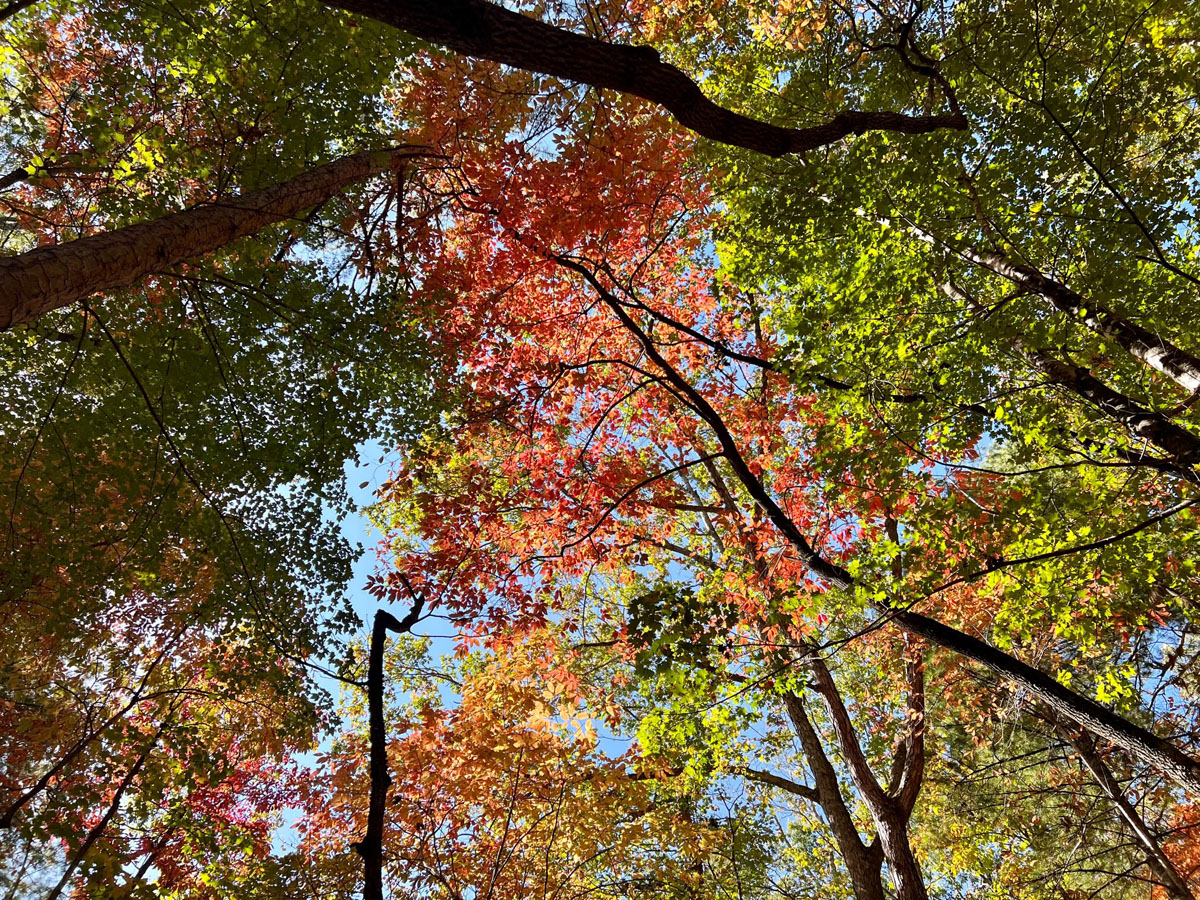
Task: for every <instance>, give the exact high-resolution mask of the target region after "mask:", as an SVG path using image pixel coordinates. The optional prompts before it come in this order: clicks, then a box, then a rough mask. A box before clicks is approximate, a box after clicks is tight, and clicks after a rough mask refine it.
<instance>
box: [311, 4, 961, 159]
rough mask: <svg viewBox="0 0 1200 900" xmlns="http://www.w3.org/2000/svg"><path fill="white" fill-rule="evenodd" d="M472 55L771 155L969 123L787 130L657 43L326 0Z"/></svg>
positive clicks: (876, 120)
mask: <svg viewBox="0 0 1200 900" xmlns="http://www.w3.org/2000/svg"><path fill="white" fill-rule="evenodd" d="M325 2H326V3H327V4H328V5H329V6H335V7H339V8H341V9H344V10H347V11H348V12H352V13H356V14H358V15H363V16H368V17H370V18H372V19H376V20H378V21H380V22H384V23H386V24H388V25H392V26H394V27H396V28H399V29H400V30H402V31H406V32H408V33H409V34H411V35H414V36H416V37H419V38H421V39H422V40H425V41H429V42H430V43H432V44H438V45H440V46H442V47H446V48H447V49H450V50H453V51H454V52H456V53H461V54H462V55H464V56H472V57H476V58H479V59H489V60H492V61H494V62H499V63H504V64H505V65H508V66H512V67H514V68H517V69H525V70H527V71H530V72H539V73H541V74H543V75H552V76H554V77H556V78H563V79H566V80H568V81H575V82H579V83H581V84H588V85H591V86H593V87H598V88H611V89H612V90H616V91H621V92H622V93H625V94H632V95H633V96H635V97H641V98H642V99H644V100H649V101H650V102H652V103H657V104H658V105H659V106H662V107H663V108H664V109H666V110H667V111H668V112H669V113H671V115H673V116H674V117H675V118H676V119H677V120H678V121H679V123H680V124H681V125H683V126H684V127H686V128H689V129H691V130H692V131H694V132H696V133H697V134H699V135H701V136H703V137H706V138H711V139H712V140H714V141H720V142H721V143H724V144H731V145H733V146H736V147H743V148H745V149H747V150H753V151H755V152H757V153H764V154H766V155H768V156H783V155H784V154H788V153H803V152H804V151H806V150H812V149H813V148H815V147H823V146H825V145H826V144H832V143H834V142H835V141H839V140H841V139H842V138H844V137H847V136H848V135H851V134H862V133H863V132H866V131H877V130H883V131H898V132H903V133H907V134H923V133H925V132H929V131H934V130H936V129H939V128H958V129H963V128H966V127H967V121H966V119H965V118H964V117H963V116H962V114H961V113H946V114H943V115H937V116H908V115H904V114H902V113H894V112H857V111H849V112H843V113H839V114H838V115H837V116H835V117H834V118H833V119H832V120H831V121H829V122H826V123H825V124H823V125H818V126H815V127H813V128H799V129H797V128H781V127H780V126H778V125H771V124H769V123H767V122H761V121H759V120H757V119H751V118H748V117H747V116H743V115H740V114H738V113H735V112H732V111H731V110H728V109H725V108H723V107H721V106H718V105H717V104H716V103H713V102H712V101H711V100H709V99H708V98H707V97H705V96H704V94H703V93H702V92H701V90H700V88H699V87H698V86H697V85H696V83H695V82H694V81H692V79H690V78H689V77H688V76H687V75H685V74H684V73H683V72H681V71H680V70H679V69H677V68H675V67H674V66H672V65H668V64H666V63H664V62H662V61H661V60H660V59H659V56H658V53H657V51H655V50H654V49H652V48H650V47H631V46H628V45H624V44H611V43H608V42H606V41H601V40H597V39H595V38H591V37H588V36H586V35H582V34H576V33H574V32H571V31H565V30H564V29H562V28H556V27H555V26H553V25H548V24H546V23H545V22H540V21H538V20H537V19H533V18H530V17H529V16H524V15H521V14H520V13H515V12H512V11H510V10H506V9H503V8H502V7H499V6H497V5H495V4H494V3H489V2H487V0H325Z"/></svg>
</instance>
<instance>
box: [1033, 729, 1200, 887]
mask: <svg viewBox="0 0 1200 900" xmlns="http://www.w3.org/2000/svg"><path fill="white" fill-rule="evenodd" d="M1051 722H1052V723H1053V724H1054V727H1055V729H1056V730H1057V731H1058V733H1059V734H1060V735H1061V736H1062V738H1063V739H1064V740H1065V741H1067V743H1069V744H1070V745H1071V746H1072V747H1074V748H1075V752H1076V753H1078V754H1079V758H1080V759H1081V760H1083V764H1084V765H1085V766H1086V767H1087V770H1088V771H1089V772H1091V773H1092V777H1093V778H1095V779H1096V783H1097V784H1099V785H1100V788H1101V789H1102V790H1103V791H1104V794H1105V796H1107V797H1108V799H1109V800H1110V801H1111V802H1112V804H1113V806H1115V807H1116V808H1117V812H1118V813H1119V814H1120V816H1121V818H1122V819H1124V820H1125V824H1127V825H1128V826H1129V828H1130V830H1131V831H1132V832H1133V834H1134V837H1135V838H1137V841H1138V843H1139V844H1141V845H1142V849H1143V850H1145V851H1146V863H1147V864H1148V865H1149V866H1150V869H1151V870H1152V871H1153V872H1154V874H1155V876H1156V877H1157V878H1158V880H1159V881H1161V882H1162V884H1163V887H1165V888H1166V889H1167V893H1168V894H1170V895H1171V896H1172V897H1173V898H1175V900H1195V895H1194V894H1193V893H1192V890H1191V888H1190V887H1189V886H1188V882H1187V879H1186V878H1185V877H1184V876H1183V874H1182V873H1181V872H1180V871H1179V869H1177V868H1176V867H1175V863H1173V862H1171V858H1170V857H1169V856H1167V854H1166V853H1164V852H1163V849H1162V845H1161V844H1159V842H1158V838H1157V837H1156V836H1155V835H1154V832H1152V831H1151V830H1150V828H1149V827H1148V826H1147V825H1146V823H1145V821H1144V820H1143V819H1142V817H1141V816H1140V815H1139V814H1138V811H1137V809H1136V808H1134V805H1133V804H1132V803H1130V802H1129V798H1127V797H1126V796H1125V791H1124V790H1123V789H1122V788H1121V784H1120V782H1118V781H1117V779H1116V777H1115V776H1114V775H1113V773H1112V771H1111V770H1110V769H1109V768H1108V766H1107V765H1106V764H1105V762H1104V760H1103V759H1102V758H1101V757H1100V754H1099V753H1098V752H1097V751H1096V744H1095V742H1093V741H1092V738H1091V736H1090V735H1089V734H1088V733H1087V732H1086V731H1084V732H1080V733H1078V734H1075V733H1072V732H1071V730H1070V729H1068V728H1066V727H1065V726H1064V725H1062V724H1061V723H1060V722H1059V721H1058V720H1057V719H1056V718H1054V717H1051Z"/></svg>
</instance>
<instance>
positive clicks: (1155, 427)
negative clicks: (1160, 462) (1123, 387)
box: [1017, 343, 1200, 467]
mask: <svg viewBox="0 0 1200 900" xmlns="http://www.w3.org/2000/svg"><path fill="white" fill-rule="evenodd" d="M1017 347H1018V349H1019V350H1020V352H1021V354H1022V355H1023V356H1024V357H1025V358H1026V359H1028V360H1029V362H1030V363H1031V364H1032V365H1033V366H1034V367H1035V368H1037V369H1039V370H1040V371H1042V372H1044V373H1045V374H1046V375H1047V376H1048V377H1049V378H1050V380H1051V381H1053V382H1054V383H1055V384H1059V385H1062V386H1063V387H1065V388H1067V389H1068V390H1070V391H1072V392H1073V393H1076V394H1078V395H1079V396H1080V397H1083V398H1084V399H1085V400H1087V401H1088V402H1089V403H1091V404H1093V405H1094V406H1096V407H1098V408H1099V409H1100V410H1102V411H1103V412H1104V413H1106V414H1107V415H1108V416H1110V417H1111V418H1113V419H1116V420H1117V421H1118V422H1121V423H1122V424H1123V425H1125V427H1126V428H1128V429H1129V431H1130V432H1131V433H1132V434H1133V435H1135V436H1136V437H1138V438H1140V439H1141V440H1144V441H1147V442H1148V443H1151V444H1154V446H1156V447H1158V448H1159V449H1161V450H1163V451H1165V452H1166V453H1167V455H1168V456H1170V457H1171V459H1172V460H1174V461H1175V462H1177V463H1179V465H1181V466H1184V467H1189V466H1192V465H1194V464H1195V463H1197V462H1200V437H1198V436H1196V435H1195V434H1193V433H1192V432H1190V431H1188V430H1187V429H1186V428H1184V427H1182V426H1181V425H1178V424H1176V423H1175V422H1173V421H1172V420H1171V419H1170V418H1168V417H1167V416H1164V415H1163V414H1162V413H1159V412H1154V411H1153V410H1149V409H1146V408H1145V407H1144V406H1142V405H1141V404H1140V403H1138V402H1137V401H1135V400H1133V399H1132V398H1130V397H1127V396H1125V395H1124V394H1122V393H1120V392H1119V391H1115V390H1113V389H1112V388H1110V387H1109V386H1108V385H1107V384H1105V383H1104V382H1102V381H1101V380H1100V379H1098V378H1097V377H1096V376H1095V375H1093V374H1092V373H1091V372H1090V371H1088V370H1087V369H1085V368H1084V367H1083V366H1077V365H1074V364H1073V363H1069V362H1063V361H1062V360H1060V359H1057V358H1055V357H1054V356H1052V355H1050V354H1049V353H1047V352H1046V351H1045V350H1034V349H1029V348H1027V347H1025V346H1024V344H1023V343H1018V344H1017Z"/></svg>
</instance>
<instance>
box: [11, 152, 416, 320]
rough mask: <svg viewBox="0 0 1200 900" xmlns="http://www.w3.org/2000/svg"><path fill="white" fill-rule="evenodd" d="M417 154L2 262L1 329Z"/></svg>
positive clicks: (371, 156) (195, 251)
mask: <svg viewBox="0 0 1200 900" xmlns="http://www.w3.org/2000/svg"><path fill="white" fill-rule="evenodd" d="M421 152H422V151H420V150H419V149H414V148H411V147H404V148H398V149H394V150H387V151H377V152H365V153H356V154H354V155H353V156H346V157H343V158H342V159H339V160H337V161H336V162H331V163H328V164H326V165H323V166H318V167H317V168H315V169H310V170H309V171H307V172H305V173H303V174H302V175H297V176H296V177H295V178H292V179H291V180H289V181H285V182H283V183H282V184H277V185H273V186H272V187H269V188H263V189H261V190H257V191H250V192H248V193H246V194H243V195H242V196H240V197H231V198H229V199H226V200H220V201H216V202H213V203H207V204H204V205H202V206H197V207H193V208H192V209H188V210H184V211H183V212H178V213H172V214H170V215H166V216H163V217H162V218H160V219H155V220H153V221H151V222H142V223H139V224H137V225H130V226H128V227H126V228H118V229H116V230H114V231H107V232H105V233H103V234H96V235H91V236H89V237H83V238H80V239H79V240H75V241H68V242H66V243H63V244H55V245H53V246H50V247H39V248H38V249H36V250H30V251H29V252H28V253H22V254H20V255H18V256H10V257H6V258H0V331H4V330H7V329H9V328H11V327H12V326H14V325H20V324H22V323H26V322H32V321H33V320H34V319H36V318H37V317H38V316H41V315H43V314H45V313H47V312H49V311H50V310H53V309H59V308H61V307H64V306H68V305H69V304H71V303H74V302H76V301H78V300H82V299H84V298H86V297H90V296H92V295H94V294H100V293H103V292H106V291H113V290H117V289H119V288H124V287H129V286H130V285H133V284H137V283H138V282H140V281H141V280H142V279H144V278H145V277H146V276H148V275H154V274H159V273H162V272H168V271H170V270H171V269H172V268H173V267H174V266H176V265H178V264H179V263H182V262H186V261H187V260H189V259H195V258H197V257H199V256H203V255H204V254H206V253H211V252H212V251H213V250H217V249H219V248H221V247H224V246H226V245H227V244H230V243H232V242H233V241H236V240H237V239H238V238H241V237H246V236H247V235H251V234H254V233H255V232H258V231H260V230H261V229H263V228H265V227H266V226H268V225H271V224H274V223H276V222H281V221H283V220H285V219H290V218H293V217H295V216H297V215H298V214H300V213H301V212H303V211H304V210H307V209H309V208H311V207H313V206H316V205H317V204H319V203H323V202H324V201H326V200H328V199H329V198H330V197H333V196H334V195H336V194H337V193H338V192H339V191H341V190H343V189H344V188H346V187H347V186H348V185H350V184H353V183H355V182H358V181H362V180H363V179H365V178H368V177H370V176H372V175H377V174H380V173H382V172H387V171H391V170H394V169H397V168H399V167H400V166H402V165H404V162H405V160H407V159H408V158H409V157H412V156H414V155H418V154H420V153H421Z"/></svg>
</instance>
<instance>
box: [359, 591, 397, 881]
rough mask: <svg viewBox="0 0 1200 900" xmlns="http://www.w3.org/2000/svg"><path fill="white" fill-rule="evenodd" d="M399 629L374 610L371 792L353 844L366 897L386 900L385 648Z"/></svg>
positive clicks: (369, 689) (370, 685) (370, 664)
mask: <svg viewBox="0 0 1200 900" xmlns="http://www.w3.org/2000/svg"><path fill="white" fill-rule="evenodd" d="M399 630H400V622H399V621H398V620H397V619H396V617H395V616H393V615H392V614H391V613H389V612H385V611H384V610H382V609H381V610H379V611H377V612H376V613H375V623H374V625H373V627H372V628H371V651H370V657H369V658H368V660H367V718H368V726H367V728H368V732H367V733H368V737H369V740H370V745H371V746H370V760H369V763H368V772H369V775H370V779H371V793H370V797H369V800H368V804H367V831H366V834H364V835H363V838H362V840H361V841H358V842H357V843H355V844H353V845H352V846H353V847H354V850H355V852H357V853H358V855H359V856H360V857H362V861H363V900H383V816H384V812H385V811H386V808H387V793H388V788H389V787H391V786H392V776H391V775H390V774H389V773H388V759H387V723H386V722H385V721H384V717H383V651H384V649H385V648H386V646H387V633H388V632H389V631H399Z"/></svg>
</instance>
